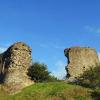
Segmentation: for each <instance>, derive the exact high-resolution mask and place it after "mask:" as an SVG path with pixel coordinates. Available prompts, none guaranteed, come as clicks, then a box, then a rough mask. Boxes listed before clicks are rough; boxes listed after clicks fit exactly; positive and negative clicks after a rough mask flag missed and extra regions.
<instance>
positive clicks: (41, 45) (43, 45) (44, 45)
mask: <svg viewBox="0 0 100 100" xmlns="http://www.w3.org/2000/svg"><path fill="white" fill-rule="evenodd" d="M40 47H42V48H48V45H46V44H40Z"/></svg>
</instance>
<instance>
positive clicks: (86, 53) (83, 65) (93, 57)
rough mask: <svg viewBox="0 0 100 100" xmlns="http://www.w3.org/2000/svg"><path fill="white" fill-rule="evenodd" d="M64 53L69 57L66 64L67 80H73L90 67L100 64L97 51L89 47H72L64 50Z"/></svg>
mask: <svg viewBox="0 0 100 100" xmlns="http://www.w3.org/2000/svg"><path fill="white" fill-rule="evenodd" d="M64 54H65V56H66V57H67V59H68V65H67V66H66V71H67V81H69V82H73V81H76V80H77V79H78V77H80V75H81V74H83V72H84V71H86V70H88V69H89V68H90V67H92V68H93V67H95V66H96V65H99V58H98V55H97V52H96V50H95V49H93V48H89V47H87V48H86V47H71V48H67V49H65V50H64Z"/></svg>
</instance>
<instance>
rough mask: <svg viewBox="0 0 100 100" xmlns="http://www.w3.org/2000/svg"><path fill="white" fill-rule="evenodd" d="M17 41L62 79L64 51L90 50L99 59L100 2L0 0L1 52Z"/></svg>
mask: <svg viewBox="0 0 100 100" xmlns="http://www.w3.org/2000/svg"><path fill="white" fill-rule="evenodd" d="M18 41H22V42H25V43H26V44H28V45H29V46H30V47H31V48H32V58H33V62H34V61H39V62H41V63H45V64H46V65H48V70H49V71H50V72H52V74H53V75H55V76H56V77H58V78H59V79H62V78H63V77H64V76H65V75H66V71H65V66H66V65H67V58H66V57H65V56H64V49H65V48H69V47H72V46H83V47H84V46H85V47H88V46H89V47H92V48H95V49H96V50H97V52H98V54H99V55H100V53H99V52H100V44H99V43H100V0H0V52H3V51H5V50H6V49H7V48H8V47H9V46H10V45H12V44H13V43H15V42H18Z"/></svg>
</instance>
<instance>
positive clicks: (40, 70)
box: [28, 62, 50, 82]
mask: <svg viewBox="0 0 100 100" xmlns="http://www.w3.org/2000/svg"><path fill="white" fill-rule="evenodd" d="M28 75H29V76H30V77H31V79H32V80H34V81H36V82H43V81H46V80H47V79H48V78H49V76H50V72H49V71H48V70H47V65H45V64H40V63H38V62H35V63H33V64H32V65H31V66H30V68H29V69H28Z"/></svg>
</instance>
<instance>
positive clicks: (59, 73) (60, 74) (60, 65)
mask: <svg viewBox="0 0 100 100" xmlns="http://www.w3.org/2000/svg"><path fill="white" fill-rule="evenodd" d="M65 65H66V63H65V62H64V61H62V60H59V61H57V62H56V64H55V67H56V69H55V70H54V71H53V72H52V74H53V75H54V76H56V77H57V78H58V79H63V78H64V77H65V76H66V70H65Z"/></svg>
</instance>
